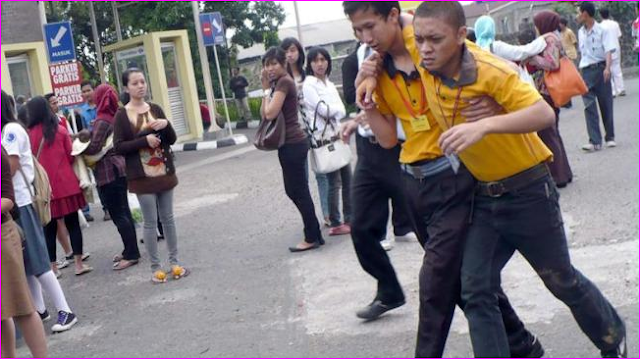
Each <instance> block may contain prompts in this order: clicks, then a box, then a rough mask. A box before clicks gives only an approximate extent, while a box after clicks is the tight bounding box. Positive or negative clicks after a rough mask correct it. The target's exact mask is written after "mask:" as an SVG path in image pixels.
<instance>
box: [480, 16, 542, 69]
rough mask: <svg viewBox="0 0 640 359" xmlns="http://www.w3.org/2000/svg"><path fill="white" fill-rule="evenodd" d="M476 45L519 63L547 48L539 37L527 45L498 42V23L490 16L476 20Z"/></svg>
mask: <svg viewBox="0 0 640 359" xmlns="http://www.w3.org/2000/svg"><path fill="white" fill-rule="evenodd" d="M474 30H475V36H476V44H477V45H478V46H480V47H481V48H483V49H485V50H487V51H489V52H491V53H492V54H494V55H497V56H500V57H501V58H503V59H505V60H509V61H514V62H519V61H522V60H525V59H527V58H529V57H531V56H534V55H537V54H539V53H541V52H542V51H543V50H544V48H545V47H546V46H547V44H546V42H545V41H544V38H542V37H538V38H537V39H536V40H534V41H533V42H531V43H529V44H527V45H511V44H507V43H506V42H502V41H497V40H496V23H495V21H493V18H491V17H490V16H486V15H484V16H481V17H479V18H478V20H476V23H475V26H474Z"/></svg>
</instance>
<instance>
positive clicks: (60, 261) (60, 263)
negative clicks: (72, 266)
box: [56, 259, 69, 269]
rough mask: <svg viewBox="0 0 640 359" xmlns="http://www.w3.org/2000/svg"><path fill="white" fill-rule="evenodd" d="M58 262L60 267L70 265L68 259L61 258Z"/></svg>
mask: <svg viewBox="0 0 640 359" xmlns="http://www.w3.org/2000/svg"><path fill="white" fill-rule="evenodd" d="M56 264H57V265H58V269H63V268H67V267H68V266H69V261H68V260H66V259H60V260H58V262H57V263H56Z"/></svg>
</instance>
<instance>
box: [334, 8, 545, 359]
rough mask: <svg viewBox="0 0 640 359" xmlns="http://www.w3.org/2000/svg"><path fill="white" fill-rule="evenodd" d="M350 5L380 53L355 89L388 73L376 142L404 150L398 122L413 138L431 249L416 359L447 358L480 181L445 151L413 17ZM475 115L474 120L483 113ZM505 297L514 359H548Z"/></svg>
mask: <svg viewBox="0 0 640 359" xmlns="http://www.w3.org/2000/svg"><path fill="white" fill-rule="evenodd" d="M391 4H395V6H393V9H392V10H391V12H390V13H388V15H380V14H381V12H379V11H376V9H377V8H378V7H382V6H384V5H387V6H389V5H391ZM343 7H344V10H345V13H346V14H347V16H348V17H349V19H350V21H351V22H352V26H353V28H354V31H355V32H356V34H357V35H358V37H359V38H360V39H361V40H362V41H363V42H364V43H366V44H367V45H369V46H371V47H372V48H373V49H375V51H376V52H377V54H374V55H373V57H370V58H369V59H368V60H367V61H365V62H364V64H363V66H362V67H363V69H362V70H361V71H360V73H359V74H358V77H357V79H356V85H358V84H359V83H361V82H362V81H363V80H364V79H365V78H366V74H367V73H369V72H371V70H372V68H373V69H375V68H376V66H377V64H376V63H377V60H376V59H377V58H379V59H380V61H381V64H382V67H383V69H382V71H381V73H380V74H379V76H378V77H377V79H378V87H377V91H376V96H375V98H376V102H377V106H375V105H373V106H369V107H365V108H364V110H365V113H366V117H367V119H368V120H369V124H370V126H371V128H372V129H373V132H374V133H375V135H376V139H377V140H378V142H379V143H380V145H382V146H383V147H386V148H393V147H395V146H396V145H397V143H398V138H397V130H396V121H397V120H396V118H398V119H400V121H401V124H402V127H403V130H404V132H405V135H406V140H405V142H404V143H403V145H402V150H401V153H400V162H401V167H402V170H403V179H402V182H403V183H402V184H403V187H404V193H405V198H406V199H407V202H408V205H409V209H410V212H411V216H410V217H412V218H414V219H415V220H416V222H417V223H416V228H415V231H416V233H417V234H418V237H419V239H420V242H421V244H422V245H423V248H424V251H425V254H424V260H423V264H422V268H421V271H420V319H419V326H418V338H417V345H416V356H417V357H430V358H433V357H441V356H442V354H443V351H444V347H445V343H446V339H447V336H448V332H449V327H450V325H451V320H452V318H453V312H454V309H455V306H456V304H458V303H460V264H461V261H462V258H461V257H462V249H463V243H464V239H465V237H466V230H467V227H468V220H469V214H470V208H471V199H472V197H473V189H474V186H475V180H474V178H473V177H472V176H471V174H470V173H469V171H467V169H466V168H465V167H464V166H460V167H458V166H459V162H458V161H457V159H456V158H453V157H452V158H447V157H445V156H444V155H443V153H442V151H441V150H440V148H439V146H438V142H437V141H438V139H439V137H440V136H441V135H442V131H441V130H440V128H439V127H438V124H437V122H436V121H435V119H434V117H433V116H432V114H431V111H432V109H430V108H429V106H428V105H427V99H426V92H425V88H424V87H423V86H422V81H421V79H420V74H419V73H418V71H417V68H416V64H417V63H419V60H420V59H419V54H418V52H417V49H416V47H415V41H414V36H413V27H412V26H411V21H412V19H411V17H408V18H406V17H404V16H401V15H400V14H399V10H400V7H399V5H398V3H397V2H393V1H391V2H389V1H387V2H385V1H345V2H344V3H343ZM480 106H481V105H480ZM469 110H470V111H471V112H466V113H467V114H470V113H474V112H476V111H477V110H478V109H477V108H470V109H469ZM480 112H482V108H480ZM493 113H494V112H491V113H490V114H493ZM499 299H500V304H501V305H500V309H501V313H502V316H503V320H504V325H505V326H506V327H507V328H508V332H509V339H510V343H512V345H511V355H512V356H513V357H517V358H520V357H540V356H542V355H543V353H544V351H543V349H542V346H541V345H540V343H539V342H538V341H537V339H536V338H535V337H534V336H533V335H532V334H531V333H529V332H528V331H527V330H526V329H525V328H524V324H522V322H521V321H520V319H519V318H518V316H517V315H516V313H515V312H514V311H513V309H512V308H511V306H510V304H509V302H508V300H507V298H506V296H505V295H504V294H503V293H500V294H499ZM383 304H384V303H383ZM461 307H462V305H461Z"/></svg>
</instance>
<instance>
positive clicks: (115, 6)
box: [111, 1, 122, 42]
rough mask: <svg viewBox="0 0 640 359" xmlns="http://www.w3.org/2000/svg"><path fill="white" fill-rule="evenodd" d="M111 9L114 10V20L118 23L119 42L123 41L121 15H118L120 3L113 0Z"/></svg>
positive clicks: (117, 34)
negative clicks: (117, 3)
mask: <svg viewBox="0 0 640 359" xmlns="http://www.w3.org/2000/svg"><path fill="white" fill-rule="evenodd" d="M111 10H112V11H113V22H114V23H115V25H116V36H117V38H118V42H120V41H122V28H121V27H120V15H118V5H116V2H115V1H112V2H111Z"/></svg>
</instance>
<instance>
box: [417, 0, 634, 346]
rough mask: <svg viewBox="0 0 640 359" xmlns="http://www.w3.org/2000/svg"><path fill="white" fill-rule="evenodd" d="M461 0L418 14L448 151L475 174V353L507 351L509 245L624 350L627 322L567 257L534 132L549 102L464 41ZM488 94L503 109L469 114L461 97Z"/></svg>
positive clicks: (470, 311) (470, 250) (470, 298)
mask: <svg viewBox="0 0 640 359" xmlns="http://www.w3.org/2000/svg"><path fill="white" fill-rule="evenodd" d="M465 23H466V19H465V15H464V10H463V8H462V6H461V5H460V3H459V2H457V1H451V2H449V1H447V2H431V1H426V2H423V3H422V5H420V7H419V8H418V9H417V11H416V14H415V18H414V31H415V40H416V44H417V47H418V50H419V52H420V56H421V65H422V66H423V67H424V68H425V69H426V70H427V71H423V72H422V75H423V76H422V80H423V84H424V86H425V89H426V96H427V102H428V104H429V106H430V107H431V108H432V112H433V114H434V115H435V117H436V120H437V121H438V124H439V125H440V127H441V128H442V129H443V131H444V133H443V134H442V136H441V138H440V140H439V144H440V147H441V148H442V150H443V152H444V153H447V154H458V155H459V156H460V159H461V160H462V162H463V163H464V164H465V165H466V166H467V168H468V169H469V171H470V172H471V173H472V174H473V176H474V177H475V178H476V179H478V180H479V183H478V185H477V188H476V193H475V197H474V205H473V215H472V219H471V220H472V223H471V226H470V228H469V232H468V236H467V241H466V244H465V249H464V256H463V264H462V299H463V301H464V302H465V308H464V311H465V315H466V317H467V319H468V321H469V332H470V335H471V341H472V344H473V350H474V354H475V356H476V357H494V358H497V357H508V356H509V355H510V353H509V341H508V339H507V336H506V334H505V333H506V332H505V327H504V324H503V322H502V318H501V316H500V308H499V306H498V300H497V297H496V294H497V293H499V291H500V272H501V270H502V268H503V267H504V265H505V264H506V263H507V262H508V261H509V259H510V258H511V256H512V255H513V253H514V251H515V250H518V251H519V252H520V253H521V254H522V256H523V257H524V258H525V259H526V260H527V261H528V262H529V263H530V264H531V266H532V267H533V268H534V270H536V272H537V273H538V275H539V276H540V278H541V279H542V280H543V281H544V283H545V285H546V286H547V288H548V289H549V290H550V291H551V292H552V293H553V294H554V295H555V296H556V297H557V298H559V299H560V300H562V301H563V302H564V303H565V304H566V305H567V306H568V307H569V308H570V309H571V311H572V313H573V315H574V317H575V319H576V321H577V322H578V325H579V326H580V328H581V329H582V331H583V332H584V333H585V334H587V336H588V337H589V339H591V341H592V342H593V343H594V344H595V345H596V346H597V347H598V348H599V349H600V350H601V352H602V355H603V357H626V339H625V337H626V334H625V328H624V323H623V322H622V320H621V319H620V317H619V316H618V314H617V313H616V311H615V309H614V308H613V307H612V305H611V304H610V303H609V302H608V301H607V299H606V298H605V297H604V296H603V295H602V293H601V292H600V291H599V290H598V288H597V287H596V286H595V285H594V284H593V283H591V282H590V281H589V280H588V279H587V278H586V277H585V276H583V275H582V274H581V273H580V272H579V271H578V270H576V269H575V268H574V267H573V266H572V265H571V260H570V257H569V250H568V246H567V239H566V236H565V233H564V227H563V223H562V216H561V212H560V205H559V203H558V199H559V198H558V193H557V190H556V187H555V184H554V183H553V179H552V178H551V176H550V174H549V170H548V169H547V166H546V162H547V161H548V160H550V159H551V152H550V151H549V150H548V149H547V148H546V147H545V146H544V144H543V143H542V141H541V140H540V139H539V138H538V137H537V135H535V134H534V132H535V131H537V130H541V129H544V128H545V127H547V126H551V125H552V124H553V120H554V113H553V110H552V109H551V108H550V107H549V106H548V105H547V104H546V103H545V101H544V100H542V98H541V97H540V95H539V94H538V93H537V92H536V91H535V90H534V89H533V88H531V87H530V86H529V85H527V84H524V83H523V82H521V81H520V80H519V77H518V74H517V73H516V72H515V71H513V70H511V69H510V68H509V67H508V66H507V65H506V64H505V63H503V62H502V61H500V60H498V59H497V58H496V57H494V56H493V55H491V54H490V53H488V52H485V51H481V50H479V49H478V48H477V47H475V46H472V45H470V44H468V43H466V41H465V38H466V32H467V31H466V26H465ZM481 95H487V96H490V97H492V98H493V99H495V100H496V102H497V103H498V104H500V105H501V106H502V107H503V108H504V109H505V112H506V113H505V114H502V115H497V116H492V117H487V118H484V119H482V120H479V121H473V122H469V121H467V119H465V118H464V116H463V115H462V114H461V113H460V111H461V110H464V108H465V107H466V106H467V104H465V101H464V100H463V99H464V98H468V97H475V96H481Z"/></svg>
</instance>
